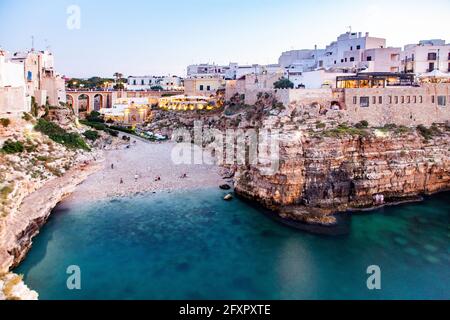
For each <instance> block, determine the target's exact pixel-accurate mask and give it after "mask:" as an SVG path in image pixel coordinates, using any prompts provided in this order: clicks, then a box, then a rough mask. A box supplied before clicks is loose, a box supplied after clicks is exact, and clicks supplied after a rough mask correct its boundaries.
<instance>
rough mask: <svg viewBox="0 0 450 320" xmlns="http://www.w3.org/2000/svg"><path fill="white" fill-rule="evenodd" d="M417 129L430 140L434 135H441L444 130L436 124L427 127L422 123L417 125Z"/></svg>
mask: <svg viewBox="0 0 450 320" xmlns="http://www.w3.org/2000/svg"><path fill="white" fill-rule="evenodd" d="M417 131H419V133H420V134H421V135H422V137H424V138H425V140H430V139H432V138H433V136H436V135H440V134H441V133H442V132H441V130H439V128H438V127H437V126H436V125H432V126H431V127H430V128H427V127H425V126H424V125H422V124H419V125H418V126H417Z"/></svg>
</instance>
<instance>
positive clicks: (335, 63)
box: [334, 60, 450, 69]
mask: <svg viewBox="0 0 450 320" xmlns="http://www.w3.org/2000/svg"><path fill="white" fill-rule="evenodd" d="M336 63H337V61H336V60H334V64H336ZM448 67H449V69H450V64H449V65H448Z"/></svg>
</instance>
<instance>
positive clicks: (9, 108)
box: [0, 87, 31, 118]
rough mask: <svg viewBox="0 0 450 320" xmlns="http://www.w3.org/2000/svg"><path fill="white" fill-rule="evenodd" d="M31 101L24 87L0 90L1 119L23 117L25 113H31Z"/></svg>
mask: <svg viewBox="0 0 450 320" xmlns="http://www.w3.org/2000/svg"><path fill="white" fill-rule="evenodd" d="M30 109H31V99H30V98H29V97H26V96H25V89H24V88H23V87H17V88H12V87H1V88H0V117H2V118H10V117H13V118H16V117H21V116H22V114H23V113H24V112H30Z"/></svg>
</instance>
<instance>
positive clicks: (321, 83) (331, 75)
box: [289, 69, 353, 89]
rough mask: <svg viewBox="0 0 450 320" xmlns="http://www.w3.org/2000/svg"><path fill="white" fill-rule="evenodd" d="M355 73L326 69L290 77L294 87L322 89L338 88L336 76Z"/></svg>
mask: <svg viewBox="0 0 450 320" xmlns="http://www.w3.org/2000/svg"><path fill="white" fill-rule="evenodd" d="M349 75H353V74H352V73H348V72H345V73H344V72H335V71H328V70H324V69H319V70H313V71H306V72H302V74H301V75H299V76H295V77H294V78H292V77H291V78H289V80H291V81H292V82H293V83H294V88H305V89H320V88H332V89H334V88H336V78H337V77H339V76H349Z"/></svg>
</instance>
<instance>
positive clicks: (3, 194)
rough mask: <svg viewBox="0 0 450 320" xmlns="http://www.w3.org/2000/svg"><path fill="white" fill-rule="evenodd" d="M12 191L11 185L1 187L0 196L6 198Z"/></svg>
mask: <svg viewBox="0 0 450 320" xmlns="http://www.w3.org/2000/svg"><path fill="white" fill-rule="evenodd" d="M11 192H13V188H12V187H11V186H4V187H3V188H1V189H0V196H1V197H2V199H3V200H5V199H6V198H8V196H9V194H10V193H11Z"/></svg>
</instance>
